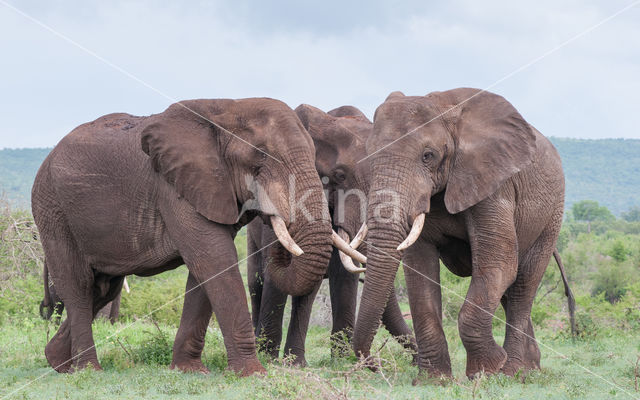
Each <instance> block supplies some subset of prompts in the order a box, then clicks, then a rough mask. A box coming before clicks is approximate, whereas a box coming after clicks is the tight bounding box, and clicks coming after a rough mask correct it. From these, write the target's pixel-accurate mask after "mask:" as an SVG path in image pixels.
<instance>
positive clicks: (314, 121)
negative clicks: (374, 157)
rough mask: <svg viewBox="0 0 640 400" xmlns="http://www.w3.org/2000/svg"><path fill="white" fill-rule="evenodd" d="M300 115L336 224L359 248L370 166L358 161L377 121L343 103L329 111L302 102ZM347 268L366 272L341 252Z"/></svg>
mask: <svg viewBox="0 0 640 400" xmlns="http://www.w3.org/2000/svg"><path fill="white" fill-rule="evenodd" d="M295 111H296V114H298V117H299V118H300V120H301V121H302V124H303V125H304V127H305V128H306V129H307V131H309V134H310V135H311V137H312V139H313V142H314V144H315V147H316V161H315V165H316V170H317V171H318V174H319V175H320V177H321V179H322V183H323V185H324V190H325V194H326V196H327V199H328V203H329V211H330V213H331V217H332V223H333V225H334V227H335V228H337V231H338V235H340V236H341V237H342V238H343V239H344V240H345V241H349V240H350V239H353V240H352V241H351V243H350V245H351V246H352V247H353V248H354V249H355V248H357V247H358V246H359V245H360V243H361V242H360V238H361V237H362V235H363V234H365V233H366V232H365V231H364V230H363V227H364V226H365V225H364V223H365V219H366V210H367V208H366V207H367V198H366V194H367V193H368V191H369V176H368V174H369V165H368V163H366V162H363V163H358V161H359V160H361V159H363V158H364V157H365V156H366V147H365V143H366V140H367V139H368V137H369V136H370V135H371V133H372V132H373V123H372V122H371V121H369V119H368V118H367V117H366V116H365V115H364V114H363V113H362V112H361V111H360V110H358V109H357V108H355V107H353V106H342V107H339V108H336V109H334V110H331V111H329V112H328V113H325V112H324V111H322V110H320V109H318V108H316V107H313V106H310V105H307V104H302V105H300V106H298V108H296V110H295ZM340 258H341V260H342V264H343V265H344V267H345V268H346V269H347V270H348V271H350V272H353V273H358V272H363V271H364V268H359V267H357V266H356V265H355V264H354V263H353V261H352V259H351V258H350V257H348V256H347V255H345V254H344V252H342V251H341V252H340Z"/></svg>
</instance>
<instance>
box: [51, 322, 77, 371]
mask: <svg viewBox="0 0 640 400" xmlns="http://www.w3.org/2000/svg"><path fill="white" fill-rule="evenodd" d="M66 326H67V323H66V321H65V323H64V324H63V325H61V326H60V329H59V330H58V332H57V333H56V334H55V336H54V337H53V338H51V340H50V341H49V343H47V346H46V347H45V348H44V355H45V357H46V358H47V362H49V365H50V366H51V367H52V368H53V369H54V370H56V372H59V373H69V372H71V363H72V361H73V360H72V358H71V337H70V336H69V330H68V329H66Z"/></svg>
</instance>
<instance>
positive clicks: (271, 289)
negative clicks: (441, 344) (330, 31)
mask: <svg viewBox="0 0 640 400" xmlns="http://www.w3.org/2000/svg"><path fill="white" fill-rule="evenodd" d="M296 113H297V114H298V117H299V118H300V120H301V121H302V123H303V125H304V126H305V128H306V129H307V130H308V131H309V133H310V135H311V137H312V138H313V141H314V144H315V147H316V161H315V163H316V169H317V170H318V174H319V175H320V177H324V179H325V181H326V182H324V187H325V191H326V193H327V197H328V199H329V210H330V212H331V216H332V221H333V225H334V230H336V231H337V230H338V229H340V228H342V229H344V230H345V231H346V232H347V233H348V234H349V237H350V238H353V237H354V236H355V234H356V233H357V231H358V229H359V228H360V226H361V225H362V223H363V222H364V221H363V218H362V216H361V207H366V198H364V197H363V198H359V197H358V196H357V195H354V194H351V195H348V196H345V197H344V201H340V200H339V197H340V196H342V194H341V193H340V191H342V192H343V193H347V191H349V190H354V189H357V190H360V191H361V193H363V194H364V193H366V192H367V191H368V188H369V177H368V176H367V175H366V174H367V173H368V171H369V169H368V165H367V164H366V163H362V164H358V163H357V161H358V160H360V159H362V158H363V157H364V156H365V155H366V149H365V141H366V139H367V138H368V137H369V135H370V134H371V133H372V132H373V124H372V123H371V121H369V119H367V117H366V116H365V115H364V114H363V113H362V112H361V111H360V110H358V109H357V108H355V107H353V106H342V107H339V108H336V109H334V110H331V111H329V112H328V113H325V112H323V111H322V110H320V109H317V108H315V107H312V106H309V105H306V104H303V105H301V106H299V107H298V108H296ZM361 200H362V201H364V202H365V203H363V204H360V201H361ZM365 209H366V208H365ZM273 237H274V233H273V231H272V230H271V229H270V228H269V227H268V226H266V225H264V224H262V223H260V221H257V220H256V221H253V222H252V223H251V224H249V226H248V229H247V243H248V250H247V252H248V254H253V253H254V252H256V251H257V250H259V249H260V248H262V247H263V246H264V244H266V243H269V242H271V241H272V240H273ZM268 260H269V257H268V255H266V254H264V252H260V253H258V254H257V255H256V256H253V257H251V258H249V260H248V262H247V268H248V273H247V275H248V283H249V291H250V294H251V302H252V318H253V325H254V327H255V330H256V336H257V337H258V342H259V344H260V345H261V347H262V350H263V351H265V352H266V353H267V354H269V355H270V356H272V357H274V358H277V357H278V354H279V350H280V343H281V340H282V320H283V315H284V306H285V304H286V301H287V295H286V293H283V292H282V291H280V290H278V288H277V287H276V286H275V285H274V284H273V282H272V280H271V278H270V276H269V274H265V273H264V271H265V270H266V269H267V264H268ZM327 275H328V276H327V277H328V279H329V288H330V297H331V313H332V329H331V334H332V336H331V343H332V355H333V356H335V355H344V354H346V353H347V352H350V350H349V346H348V344H349V342H350V340H351V337H352V335H353V326H354V323H355V312H356V299H357V293H358V275H356V274H352V273H350V272H348V271H346V270H345V269H344V267H343V266H342V263H341V262H340V258H339V256H338V251H337V250H336V249H334V251H333V254H332V256H331V261H330V263H329V269H328V271H327ZM319 287H320V285H318V287H316V289H315V290H314V291H312V292H311V293H310V294H308V295H306V296H300V297H293V299H292V306H291V320H290V323H289V329H288V333H287V340H286V343H285V350H284V353H285V357H287V356H290V355H293V356H294V357H293V363H294V364H296V365H306V360H305V338H306V334H307V329H308V326H309V319H310V317H311V309H312V304H313V301H314V298H315V296H316V294H317V291H318V288H319ZM382 323H383V324H384V325H385V327H386V328H387V329H388V330H389V332H390V333H391V334H392V335H393V336H395V337H397V338H398V340H399V341H400V342H401V343H402V344H403V345H404V346H405V347H406V348H407V349H409V350H411V351H412V352H413V353H414V354H415V353H416V351H417V347H416V345H415V339H414V337H413V334H412V332H411V330H410V329H409V327H408V326H407V324H406V322H405V320H404V318H403V317H402V313H401V311H400V307H399V305H398V302H397V298H396V294H395V291H393V292H392V294H391V296H390V297H389V302H388V304H387V307H386V309H385V312H384V314H383V316H382Z"/></svg>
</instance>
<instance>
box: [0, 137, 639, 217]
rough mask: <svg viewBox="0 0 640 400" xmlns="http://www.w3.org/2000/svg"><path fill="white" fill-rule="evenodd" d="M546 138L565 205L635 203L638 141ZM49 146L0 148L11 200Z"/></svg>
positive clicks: (24, 194) (22, 202)
mask: <svg viewBox="0 0 640 400" xmlns="http://www.w3.org/2000/svg"><path fill="white" fill-rule="evenodd" d="M550 139H551V141H552V142H553V144H554V145H555V146H556V148H557V149H558V151H559V152H560V156H561V157H562V163H563V167H564V172H565V176H566V182H567V190H566V206H567V208H569V207H571V205H572V204H573V203H575V202H576V201H580V200H586V199H590V200H596V201H598V202H599V203H600V204H603V205H605V206H606V207H607V208H609V209H610V210H611V211H612V212H613V213H614V214H616V215H618V216H619V215H620V213H622V212H623V211H626V210H628V209H629V208H630V207H631V206H633V205H637V206H640V140H637V139H598V140H588V139H565V138H550ZM50 151H51V149H50V148H46V149H4V150H0V193H2V191H4V192H5V193H6V196H7V197H8V198H9V199H10V200H11V202H12V203H13V204H14V205H16V206H18V207H22V208H29V202H30V200H29V199H30V193H31V185H32V184H33V178H34V177H35V174H36V172H37V171H38V167H40V164H41V163H42V161H43V160H44V158H45V157H46V156H47V154H48V153H49V152H50Z"/></svg>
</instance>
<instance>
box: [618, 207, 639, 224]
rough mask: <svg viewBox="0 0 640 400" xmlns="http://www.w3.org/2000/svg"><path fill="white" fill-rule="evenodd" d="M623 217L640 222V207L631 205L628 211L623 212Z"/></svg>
mask: <svg viewBox="0 0 640 400" xmlns="http://www.w3.org/2000/svg"><path fill="white" fill-rule="evenodd" d="M621 217H622V219H624V220H625V221H627V222H640V207H638V206H633V207H631V208H630V209H629V210H628V211H626V212H623V213H622V214H621Z"/></svg>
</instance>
